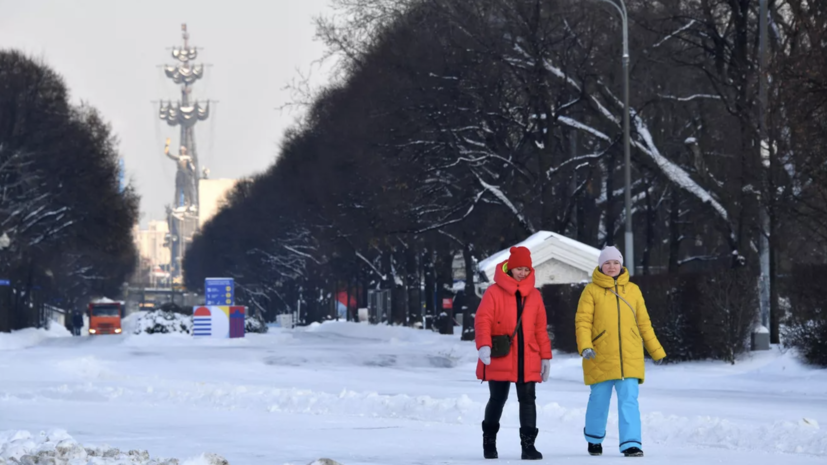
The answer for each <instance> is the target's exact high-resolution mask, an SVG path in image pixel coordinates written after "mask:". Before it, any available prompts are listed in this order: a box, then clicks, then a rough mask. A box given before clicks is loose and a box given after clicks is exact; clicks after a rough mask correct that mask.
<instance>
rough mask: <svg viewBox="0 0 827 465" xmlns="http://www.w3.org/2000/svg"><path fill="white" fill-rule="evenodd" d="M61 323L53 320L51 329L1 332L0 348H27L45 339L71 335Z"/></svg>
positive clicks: (50, 325)
mask: <svg viewBox="0 0 827 465" xmlns="http://www.w3.org/2000/svg"><path fill="white" fill-rule="evenodd" d="M71 336H72V333H70V332H69V331H68V330H67V329H66V328H65V327H63V326H61V325H60V323H58V322H56V321H52V322H51V324H49V329H43V328H40V329H38V328H26V329H21V330H19V331H12V332H11V333H0V350H15V349H25V348H26V347H32V346H36V345H38V344H40V343H41V342H42V341H43V340H45V339H49V338H55V337H71Z"/></svg>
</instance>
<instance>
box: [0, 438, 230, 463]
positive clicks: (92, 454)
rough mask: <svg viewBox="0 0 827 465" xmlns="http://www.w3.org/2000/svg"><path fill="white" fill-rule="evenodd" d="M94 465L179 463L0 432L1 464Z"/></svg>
mask: <svg viewBox="0 0 827 465" xmlns="http://www.w3.org/2000/svg"><path fill="white" fill-rule="evenodd" d="M6 463H8V464H9V465H12V464H15V465H16V464H20V465H29V464H31V465H34V464H53V465H67V464H96V465H178V464H181V463H182V462H181V461H180V460H178V459H162V458H151V457H150V455H149V452H147V451H145V450H130V451H121V450H119V449H115V448H111V447H107V446H104V447H84V446H83V445H82V444H79V443H78V442H77V441H76V440H75V439H73V438H72V437H71V436H70V435H69V434H67V433H66V431H64V430H52V431H49V432H45V431H42V432H40V434H31V433H30V432H28V431H0V464H6ZM227 464H228V462H227V460H226V459H225V458H223V457H221V456H219V455H216V454H210V453H207V454H203V455H201V456H199V457H197V458H195V459H192V460H186V461H184V462H183V465H227Z"/></svg>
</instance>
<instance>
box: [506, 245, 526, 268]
mask: <svg viewBox="0 0 827 465" xmlns="http://www.w3.org/2000/svg"><path fill="white" fill-rule="evenodd" d="M522 266H524V267H526V268H531V252H529V251H528V249H527V248H525V247H512V248H511V256H510V257H508V269H509V270H513V269H514V268H520V267H522Z"/></svg>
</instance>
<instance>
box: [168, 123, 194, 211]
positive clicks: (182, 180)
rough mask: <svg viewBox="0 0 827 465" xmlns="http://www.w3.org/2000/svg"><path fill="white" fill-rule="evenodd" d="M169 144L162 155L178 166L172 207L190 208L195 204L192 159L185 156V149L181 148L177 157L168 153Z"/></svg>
mask: <svg viewBox="0 0 827 465" xmlns="http://www.w3.org/2000/svg"><path fill="white" fill-rule="evenodd" d="M169 142H170V140H169V139H167V144H166V146H165V147H164V155H166V156H167V157H168V158H169V159H170V160H173V161H175V164H176V165H178V170H177V171H176V173H175V198H174V199H173V203H172V204H173V205H175V206H176V207H186V208H189V207H191V206H192V205H193V204H194V203H195V202H194V201H195V195H194V192H193V188H194V186H195V182H194V179H195V175H196V174H195V164H194V163H193V162H192V157H191V156H189V155H188V154H187V148H186V147H184V146H181V148H180V149H179V151H178V155H174V154H171V153H169Z"/></svg>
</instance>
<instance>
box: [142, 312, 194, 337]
mask: <svg viewBox="0 0 827 465" xmlns="http://www.w3.org/2000/svg"><path fill="white" fill-rule="evenodd" d="M191 330H192V317H191V316H189V315H182V314H180V313H174V312H168V311H164V310H153V311H151V312H146V314H144V315H143V316H141V319H140V320H138V324H137V327H136V328H135V331H133V334H159V333H160V334H169V333H183V334H190V332H191Z"/></svg>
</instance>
